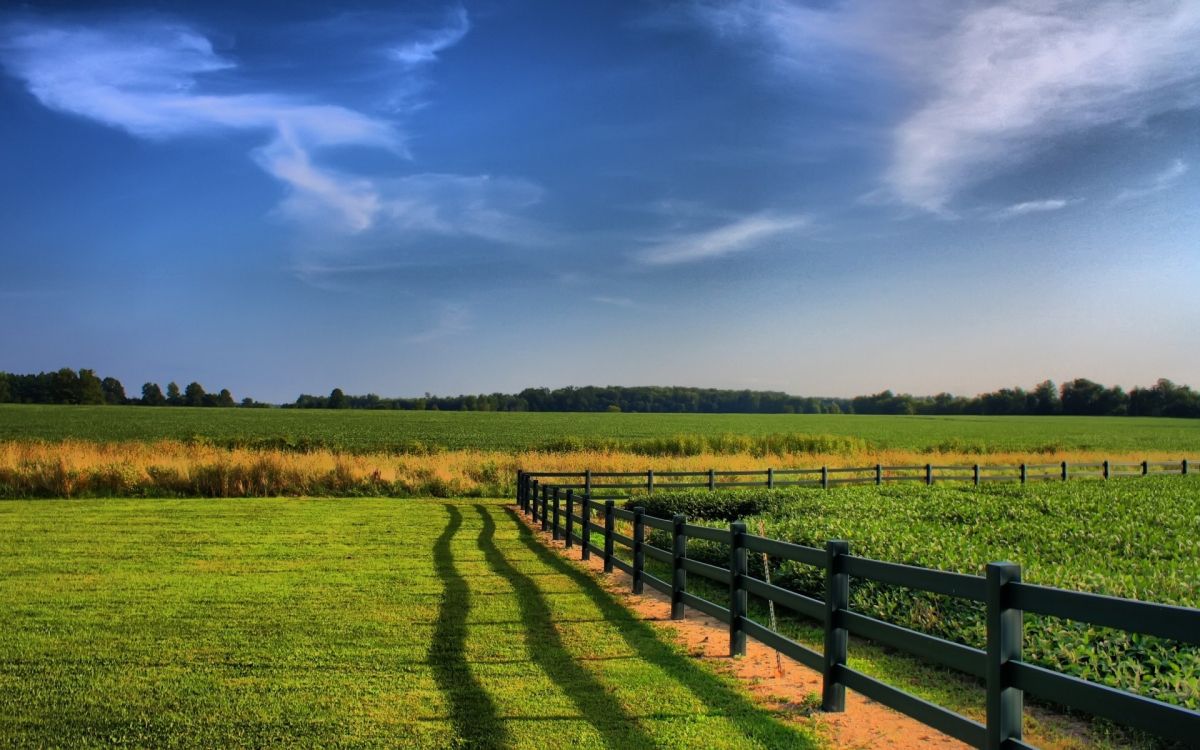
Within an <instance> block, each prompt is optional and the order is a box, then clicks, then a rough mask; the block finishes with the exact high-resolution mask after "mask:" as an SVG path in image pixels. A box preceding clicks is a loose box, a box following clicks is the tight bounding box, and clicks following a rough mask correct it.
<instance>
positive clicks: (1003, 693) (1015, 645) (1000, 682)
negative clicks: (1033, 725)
mask: <svg viewBox="0 0 1200 750" xmlns="http://www.w3.org/2000/svg"><path fill="white" fill-rule="evenodd" d="M1020 581H1021V566H1020V565H1014V564H1013V563H1007V562H999V563H990V564H988V566H987V743H986V745H985V747H987V748H988V750H1000V748H1002V747H1004V745H1005V743H1006V742H1007V741H1008V740H1019V739H1021V715H1022V712H1023V710H1024V694H1023V693H1022V691H1020V690H1018V689H1017V688H1015V687H1013V686H1012V685H1011V684H1010V683H1011V680H1010V678H1009V675H1008V670H1007V669H1006V665H1007V664H1008V663H1009V662H1012V661H1018V660H1020V658H1021V641H1022V619H1023V618H1022V614H1023V613H1022V612H1021V610H1019V609H1013V608H1011V607H1009V606H1008V600H1009V596H1008V591H1007V589H1006V586H1007V585H1008V584H1010V583H1019V582H1020Z"/></svg>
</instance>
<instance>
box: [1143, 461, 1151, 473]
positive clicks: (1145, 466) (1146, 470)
mask: <svg viewBox="0 0 1200 750" xmlns="http://www.w3.org/2000/svg"><path fill="white" fill-rule="evenodd" d="M1149 473H1150V462H1149V461H1142V476H1146V475H1147V474H1149Z"/></svg>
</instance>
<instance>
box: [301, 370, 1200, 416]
mask: <svg viewBox="0 0 1200 750" xmlns="http://www.w3.org/2000/svg"><path fill="white" fill-rule="evenodd" d="M288 406H290V407H291V408H299V409H403V410H418V411H420V410H440V411H447V410H449V411H568V412H569V411H576V412H579V411H593V412H594V411H614V412H615V411H620V412H665V413H701V414H721V413H737V414H979V415H1055V414H1069V415H1080V416H1084V415H1087V416H1139V417H1200V393H1197V392H1196V391H1194V390H1192V389H1191V388H1190V387H1188V386H1186V385H1176V384H1175V383H1172V382H1171V381H1170V380H1167V379H1165V378H1164V379H1160V380H1159V381H1158V382H1157V383H1155V384H1154V385H1152V386H1150V387H1149V388H1142V387H1137V388H1133V389H1132V390H1129V391H1125V390H1122V389H1121V388H1120V386H1112V387H1106V386H1104V385H1101V384H1100V383H1096V382H1094V381H1091V380H1088V379H1086V378H1077V379H1075V380H1072V381H1070V382H1067V383H1063V384H1062V386H1061V387H1058V386H1055V384H1054V383H1053V382H1052V381H1049V380H1046V381H1043V382H1042V383H1039V384H1038V385H1036V386H1034V388H1033V389H1032V390H1028V391H1027V390H1025V389H1024V388H1001V389H1000V390H998V391H993V392H991V393H982V394H980V395H978V396H974V397H970V398H968V397H964V396H954V395H951V394H949V393H939V394H937V395H936V396H913V395H910V394H907V393H900V394H897V393H893V392H892V391H890V390H889V391H883V392H881V393H876V394H874V395H871V396H856V397H854V398H816V397H804V396H790V395H788V394H786V393H781V392H778V391H750V390H740V391H739V390H719V389H714V388H684V387H659V386H642V387H621V386H606V387H599V386H584V387H579V388H576V387H569V388H557V389H554V390H551V389H548V388H526V389H525V390H523V391H521V392H520V393H516V394H507V393H491V394H480V395H464V396H432V395H430V394H428V393H427V394H425V396H423V397H420V398H382V397H380V396H377V395H375V394H373V393H371V394H367V395H365V396H350V395H346V394H345V393H344V392H343V391H342V390H341V389H340V388H335V389H333V391H332V392H331V393H330V394H329V395H328V396H311V395H307V394H304V395H301V396H300V397H299V398H297V399H296V402H295V403H294V404H290V405H288Z"/></svg>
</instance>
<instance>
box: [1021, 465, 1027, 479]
mask: <svg viewBox="0 0 1200 750" xmlns="http://www.w3.org/2000/svg"><path fill="white" fill-rule="evenodd" d="M1028 476H1029V474H1028V471H1027V470H1026V468H1025V464H1021V484H1025V480H1026V478H1027V477H1028Z"/></svg>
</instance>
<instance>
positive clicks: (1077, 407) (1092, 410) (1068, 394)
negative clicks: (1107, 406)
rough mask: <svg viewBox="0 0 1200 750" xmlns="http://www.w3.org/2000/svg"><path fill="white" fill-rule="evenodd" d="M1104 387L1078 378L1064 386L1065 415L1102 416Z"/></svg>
mask: <svg viewBox="0 0 1200 750" xmlns="http://www.w3.org/2000/svg"><path fill="white" fill-rule="evenodd" d="M1103 399H1104V386H1102V385H1100V384H1099V383H1095V382H1092V381H1091V380H1088V379H1087V378H1076V379H1075V380H1072V381H1071V382H1069V383H1063V384H1062V410H1063V414H1076V415H1086V414H1102V413H1103V412H1102V411H1100V409H1101V404H1102V402H1103Z"/></svg>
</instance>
